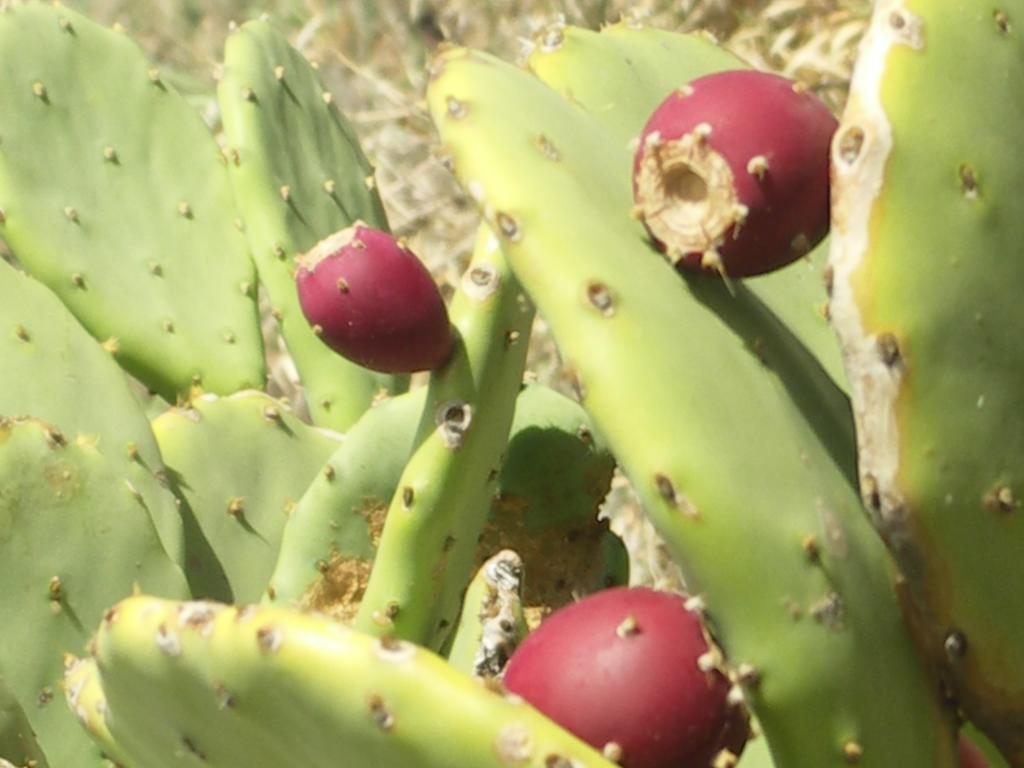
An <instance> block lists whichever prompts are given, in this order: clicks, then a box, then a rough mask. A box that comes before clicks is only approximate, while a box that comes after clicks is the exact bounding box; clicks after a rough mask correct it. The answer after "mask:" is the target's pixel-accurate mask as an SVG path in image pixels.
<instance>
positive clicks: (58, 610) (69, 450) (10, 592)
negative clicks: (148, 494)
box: [0, 419, 188, 768]
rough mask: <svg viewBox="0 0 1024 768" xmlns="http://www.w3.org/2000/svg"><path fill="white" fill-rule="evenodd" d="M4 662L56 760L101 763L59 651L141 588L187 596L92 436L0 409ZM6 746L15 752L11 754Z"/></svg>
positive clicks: (70, 647)
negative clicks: (63, 690) (69, 696)
mask: <svg viewBox="0 0 1024 768" xmlns="http://www.w3.org/2000/svg"><path fill="white" fill-rule="evenodd" d="M0 561H2V562H3V563H4V568H3V573H2V575H0V616H4V617H9V618H10V620H7V621H5V623H4V631H3V636H4V641H3V643H0V669H2V671H3V675H4V678H5V681H6V683H7V685H8V686H9V687H10V690H11V691H12V692H13V693H14V695H15V696H16V697H17V699H18V701H19V702H20V703H21V707H22V709H23V711H24V713H25V715H26V716H27V718H28V721H29V723H30V724H31V726H32V729H33V730H34V731H35V733H36V734H37V735H38V740H39V744H40V746H41V747H42V749H43V751H44V752H45V755H46V758H47V760H48V761H49V763H50V765H51V766H53V768H63V767H64V766H73V765H74V766H78V765H97V764H98V763H99V755H98V753H97V751H96V750H95V749H90V748H89V742H88V741H87V740H86V739H83V738H82V737H83V735H84V734H83V732H82V731H81V729H80V728H79V727H78V725H77V724H76V723H75V721H74V718H72V717H70V715H69V712H68V710H67V708H66V707H65V706H64V705H63V703H62V702H61V701H59V699H57V700H55V698H56V697H57V696H58V694H59V691H60V682H61V678H62V675H63V666H62V655H63V654H64V653H74V652H79V651H80V650H81V649H82V648H83V647H84V645H85V643H86V641H87V640H88V638H89V634H88V633H89V628H90V627H91V626H92V625H93V624H94V623H96V622H98V621H99V619H100V617H101V616H103V613H104V611H106V610H107V608H109V607H110V605H112V604H113V603H114V602H116V601H117V600H119V599H121V598H123V597H125V596H127V595H130V594H131V593H132V590H133V589H136V588H138V589H143V590H145V591H147V592H149V593H150V594H155V595H162V596H165V597H172V598H173V597H177V598H180V597H186V596H187V595H188V588H187V585H186V582H185V577H184V574H183V573H182V572H181V570H180V569H179V568H178V566H177V565H175V564H174V563H173V562H172V561H171V559H170V558H169V557H168V556H167V553H166V552H165V551H164V549H163V547H162V546H161V544H160V540H159V538H158V537H157V533H156V529H155V528H154V526H153V522H152V520H151V519H150V516H149V514H148V513H147V511H146V507H145V504H144V500H143V499H142V498H141V497H139V495H138V494H137V493H136V492H133V489H132V487H131V486H130V484H128V483H127V482H126V481H125V480H124V478H123V477H122V476H120V475H119V473H118V472H117V470H116V468H115V467H113V466H111V465H110V464H109V463H108V462H107V461H106V460H105V459H104V457H103V455H102V454H101V453H100V452H99V451H98V450H97V448H96V446H95V444H94V443H93V442H92V441H90V440H89V438H88V437H79V438H77V439H76V438H75V436H73V435H65V434H64V433H63V432H61V431H60V430H59V429H57V428H56V427H54V426H53V425H50V424H46V423H45V422H41V421H38V420H33V419H18V420H10V419H4V420H0ZM5 757H6V755H5Z"/></svg>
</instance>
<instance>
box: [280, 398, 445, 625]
mask: <svg viewBox="0 0 1024 768" xmlns="http://www.w3.org/2000/svg"><path fill="white" fill-rule="evenodd" d="M425 398H426V389H418V390H416V391H415V392H409V393H406V394H404V395H399V396H398V397H393V398H388V399H387V400H384V401H383V402H381V403H379V404H378V405H376V406H374V407H373V408H371V409H370V410H368V411H367V412H366V413H364V414H363V416H362V417H361V418H360V419H359V421H358V422H356V424H355V426H353V427H352V428H351V429H350V430H349V431H348V433H347V434H346V435H345V439H344V441H343V442H342V444H341V446H340V447H338V449H337V450H336V451H335V452H334V453H333V454H332V455H331V457H330V458H329V459H328V460H327V462H326V464H325V467H331V468H332V469H333V471H332V472H330V473H328V472H321V473H320V474H318V475H317V476H316V478H315V479H314V480H313V482H312V483H311V484H310V486H309V488H308V489H307V490H306V492H305V493H304V494H303V495H302V498H301V499H299V501H298V503H297V504H296V505H295V508H294V509H293V510H292V512H291V514H290V515H289V517H288V521H287V522H286V523H285V526H284V532H283V533H282V535H281V546H280V551H279V555H278V559H277V564H276V565H275V566H274V570H273V573H272V574H271V577H270V582H269V587H268V589H267V597H266V600H267V601H271V602H272V601H275V600H276V601H280V602H281V603H282V604H284V605H293V604H294V605H299V606H302V607H304V608H313V609H315V610H317V611H320V612H323V613H327V614H330V615H332V616H335V617H337V618H340V619H350V618H352V616H353V615H355V611H356V609H357V608H358V607H359V601H360V600H361V599H362V596H363V592H364V590H365V589H366V582H367V580H368V579H369V575H370V566H371V564H372V563H373V558H374V554H375V552H376V547H377V542H378V540H379V539H380V531H381V528H383V526H384V516H385V514H386V512H387V508H388V503H389V501H390V499H391V496H392V494H394V492H395V488H396V487H397V486H398V479H399V478H400V477H401V475H402V469H403V468H404V467H405V463H406V461H407V460H408V458H409V454H410V453H412V450H413V446H414V440H415V438H416V426H417V424H418V422H419V419H420V415H421V414H422V413H423V404H424V402H425Z"/></svg>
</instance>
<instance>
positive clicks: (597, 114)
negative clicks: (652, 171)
mask: <svg viewBox="0 0 1024 768" xmlns="http://www.w3.org/2000/svg"><path fill="white" fill-rule="evenodd" d="M746 66H747V65H746V63H744V62H743V61H742V60H741V59H739V58H737V57H736V56H734V55H733V54H731V53H729V52H727V51H726V50H724V49H723V48H721V47H720V46H718V45H717V44H715V43H714V42H713V41H711V40H709V39H707V38H705V37H702V36H700V35H680V34H676V33H672V32H667V31H665V30H659V29H652V28H649V27H643V26H638V25H636V24H632V23H627V22H619V23H617V24H611V25H609V26H607V27H605V28H604V29H603V30H601V32H600V33H597V32H592V31H590V30H587V29H580V28H578V27H567V26H564V25H561V24H557V25H554V26H552V27H549V28H548V29H547V30H546V31H544V32H543V33H542V34H541V35H539V36H538V37H537V39H536V40H535V47H534V49H533V52H532V53H531V54H530V56H529V58H528V59H527V67H528V68H529V69H530V71H531V72H533V73H534V74H535V75H537V77H538V78H540V79H541V80H542V81H544V82H545V83H547V84H548V85H549V86H551V87H552V88H554V89H555V90H556V91H558V92H559V93H560V94H561V95H562V96H563V97H564V98H566V99H567V100H569V101H572V102H573V103H575V104H578V105H579V106H581V107H582V108H583V109H585V110H586V111H587V112H588V113H589V114H590V115H591V116H592V117H593V118H594V120H595V121H597V122H598V123H600V124H601V125H602V126H603V127H604V128H605V129H606V130H608V131H609V132H611V133H612V134H614V136H615V139H616V141H618V142H620V143H621V144H622V145H623V147H625V148H626V149H627V151H628V152H629V153H630V154H632V153H633V152H634V151H635V149H636V143H637V141H638V140H639V137H640V131H641V130H642V128H643V126H644V123H645V122H646V120H647V118H648V117H649V116H650V114H651V113H652V112H653V111H654V110H655V108H656V107H657V106H658V104H660V103H661V101H662V99H664V98H665V95H666V94H668V93H670V92H672V91H673V90H674V89H676V88H679V87H680V86H682V85H685V84H686V83H687V82H688V81H690V80H693V79H695V78H697V77H701V76H704V75H708V74H712V73H715V72H722V71H727V70H732V69H741V68H745V67H746ZM827 259H828V247H827V241H826V242H824V243H822V244H821V245H819V246H818V247H817V248H815V249H814V250H813V251H812V252H811V253H810V254H808V255H807V258H806V259H804V260H802V261H800V262H798V263H796V264H793V265H792V266H790V267H789V268H788V269H783V270H779V271H777V272H774V273H771V274H767V275H762V276H761V277H758V278H757V279H756V280H748V281H745V283H744V285H745V286H746V287H747V288H748V289H749V290H750V291H751V292H752V293H753V294H754V295H755V296H757V298H758V299H760V300H761V301H762V302H763V303H764V304H765V306H767V307H768V308H769V309H770V310H771V311H772V313H773V314H774V315H775V316H776V317H778V318H779V319H780V320H781V321H782V322H783V323H785V324H786V327H787V328H788V329H789V330H790V331H791V332H792V333H793V335H794V336H796V337H797V338H798V339H799V340H800V342H801V343H802V344H803V345H804V346H805V347H807V349H808V350H809V351H810V352H811V353H812V354H813V355H814V356H815V357H816V358H817V360H818V362H819V363H820V364H821V366H822V367H823V368H824V369H825V370H826V371H827V372H828V374H829V376H830V377H831V378H832V380H833V381H834V382H835V383H836V384H837V385H838V386H839V387H841V388H843V389H844V390H845V388H846V377H845V373H844V371H843V362H842V358H841V356H840V354H839V350H838V348H837V347H836V343H835V334H834V333H833V331H832V329H831V328H830V327H829V325H828V322H827V321H826V317H827V309H826V301H827V296H826V293H825V288H824V280H823V277H824V271H825V267H826V261H827Z"/></svg>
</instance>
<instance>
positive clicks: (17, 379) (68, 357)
mask: <svg viewBox="0 0 1024 768" xmlns="http://www.w3.org/2000/svg"><path fill="white" fill-rule="evenodd" d="M0 360H2V361H3V370H4V375H3V376H0V417H5V416H6V417H8V418H11V417H15V416H34V417H35V418H38V419H41V420H43V421H45V422H47V423H48V424H52V425H53V426H54V427H56V428H57V429H59V430H60V431H61V432H62V433H63V434H65V435H68V436H69V437H70V438H71V439H72V440H76V439H78V438H79V437H81V438H83V439H85V440H88V441H90V442H91V443H93V444H94V445H95V447H96V450H98V451H99V452H100V453H102V454H103V456H104V458H105V459H106V461H107V462H108V464H109V465H110V466H111V467H113V468H115V469H116V471H117V472H118V473H119V474H120V475H121V476H122V477H123V479H124V481H125V482H128V483H131V487H132V488H133V489H134V490H135V492H137V493H138V494H139V497H140V498H141V499H142V500H143V502H144V505H145V508H146V509H147V510H148V511H149V514H150V516H151V517H152V518H153V523H154V525H155V526H156V528H157V531H158V532H159V534H160V539H161V541H162V543H163V545H164V548H165V549H166V550H167V552H168V554H169V555H170V556H171V558H172V559H173V560H174V561H175V562H177V563H183V562H185V558H186V557H187V556H188V555H195V554H196V547H197V546H198V544H197V542H196V541H195V540H194V537H190V536H189V535H188V531H190V530H191V525H190V524H188V520H187V519H185V518H183V516H182V511H181V510H179V509H178V507H177V504H176V500H175V497H174V495H173V494H172V493H171V491H170V490H168V488H167V487H166V486H167V484H168V480H169V476H168V475H167V472H166V468H165V467H164V465H163V460H162V459H161V457H160V451H159V449H158V448H157V444H156V440H155V439H154V438H153V433H152V431H151V430H150V428H149V424H148V422H147V421H146V417H145V414H144V413H143V411H142V408H141V406H140V404H139V402H138V399H137V398H136V396H135V394H134V393H133V392H132V390H131V388H130V387H129V385H128V380H127V377H126V376H125V375H124V372H123V371H122V370H121V369H120V368H118V367H117V365H116V364H115V363H114V362H113V361H112V360H111V359H110V355H109V354H108V353H107V352H105V351H104V350H103V348H102V347H100V345H99V344H98V343H97V342H96V341H95V340H94V339H93V338H92V337H90V336H89V334H88V333H86V332H85V330H84V329H83V328H82V326H81V325H79V324H78V322H76V321H75V319H74V318H73V317H72V316H71V314H70V313H69V312H68V311H67V309H65V308H64V306H63V305H62V304H61V303H60V301H59V300H58V299H57V297H56V296H54V295H53V293H51V292H50V291H49V290H47V289H46V287H45V286H43V285H41V284H40V283H39V282H37V281H36V280H33V279H32V278H30V277H28V276H26V275H24V274H22V273H19V272H18V271H17V270H15V269H14V268H12V267H11V266H10V265H9V264H7V262H5V261H2V260H0ZM29 382H30V383H31V384H29Z"/></svg>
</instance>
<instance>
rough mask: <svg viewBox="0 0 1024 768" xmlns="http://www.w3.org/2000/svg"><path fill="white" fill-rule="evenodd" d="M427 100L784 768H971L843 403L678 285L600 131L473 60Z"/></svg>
mask: <svg viewBox="0 0 1024 768" xmlns="http://www.w3.org/2000/svg"><path fill="white" fill-rule="evenodd" d="M427 95H428V102H429V105H430V108H431V112H432V114H433V116H434V120H435V122H436V124H437V125H438V128H439V130H440V132H441V137H442V140H443V141H444V143H445V144H446V145H447V149H448V152H449V154H450V156H451V158H452V161H453V166H454V168H455V172H456V173H457V174H458V176H459V178H460V180H461V181H462V183H463V184H464V185H465V186H466V187H467V188H468V189H470V190H471V191H473V192H474V195H475V197H476V199H477V200H479V202H480V206H481V208H482V209H483V211H484V214H485V215H486V216H487V217H488V219H489V221H490V222H491V223H492V226H494V227H495V229H496V231H498V232H500V233H501V236H502V243H503V248H504V249H505V251H506V254H507V258H508V259H509V262H510V264H511V265H512V267H513V270H514V271H515V274H516V276H517V278H518V279H519V280H520V281H521V283H522V285H523V286H524V288H525V289H526V290H527V291H528V292H529V294H530V296H531V298H532V299H533V300H534V301H535V302H536V303H537V305H538V308H539V310H540V311H541V312H542V313H543V314H544V315H545V317H546V319H547V320H548V321H549V322H550V323H551V327H552V330H553V333H554V336H555V339H556V341H557V342H558V343H559V345H560V347H561V349H562V351H563V353H564V355H565V358H566V362H567V364H568V366H569V367H570V368H571V369H572V370H573V371H574V372H575V373H576V375H577V378H578V382H579V386H580V389H581V391H582V392H583V398H582V402H583V405H584V407H585V408H587V410H588V412H589V413H590V414H591V415H592V417H593V418H594V422H595V425H596V426H597V428H598V430H599V431H600V433H601V434H602V435H603V436H604V437H605V438H606V439H607V440H608V443H609V446H610V447H611V449H612V451H613V452H614V454H615V455H616V457H617V458H618V459H619V461H620V463H621V464H622V466H623V468H624V469H625V470H626V472H627V474H628V475H629V476H630V478H631V480H632V481H633V485H634V487H635V488H636V489H637V491H638V493H639V494H640V495H641V498H642V499H643V501H644V503H645V508H646V510H647V512H648V513H649V514H650V515H651V516H652V518H653V520H654V521H655V523H656V525H657V527H658V528H659V530H660V531H661V533H662V534H663V536H664V537H665V538H666V540H667V541H668V543H669V545H670V547H671V549H672V551H673V554H674V555H675V556H676V557H677V559H678V560H679V561H680V563H681V565H682V566H683V568H684V571H685V575H686V576H687V583H688V584H689V585H690V587H691V588H692V589H693V590H694V591H695V592H696V593H698V594H699V595H700V597H701V598H702V599H703V600H704V602H705V604H706V605H707V608H708V611H709V613H710V617H711V619H712V625H713V627H714V631H716V632H717V633H718V636H719V637H720V640H721V644H722V647H723V649H724V652H725V654H726V657H727V658H728V662H727V663H726V664H725V666H726V668H727V669H728V671H729V673H730V675H731V677H732V679H733V680H734V681H735V682H736V683H737V684H738V686H739V687H738V688H737V691H739V690H742V691H743V692H744V694H745V695H746V698H747V701H748V703H749V704H750V705H751V707H752V708H753V710H754V711H755V713H756V714H757V715H758V718H759V720H760V723H761V726H762V728H763V730H764V734H765V736H766V737H767V738H768V741H769V744H770V747H771V751H772V753H773V755H774V757H775V758H776V759H777V760H778V761H779V762H780V763H781V764H783V765H785V764H794V765H815V766H842V765H845V764H848V762H849V761H850V760H851V759H857V760H859V761H860V764H861V765H862V766H869V765H871V766H909V765H913V766H922V767H924V766H929V767H930V768H934V767H935V766H952V765H954V764H955V762H954V761H955V754H954V739H953V737H952V733H951V729H950V726H949V724H948V723H947V722H946V721H945V716H944V713H943V711H942V709H941V707H940V705H939V702H938V701H937V700H936V697H935V696H934V693H933V689H932V685H931V681H930V680H929V679H928V677H927V674H926V670H925V668H924V666H923V665H922V664H921V663H919V661H918V660H917V658H916V656H915V653H914V649H913V648H912V644H911V642H910V639H909V637H908V636H907V634H906V631H905V629H904V627H903V625H902V620H901V616H900V614H899V610H898V607H897V602H896V595H895V594H894V591H893V589H892V586H891V584H890V583H889V581H888V578H887V574H886V567H887V563H886V555H885V552H884V550H883V548H882V546H881V543H880V542H879V541H878V540H877V537H876V536H875V535H874V533H873V532H872V531H871V530H870V529H869V527H868V526H867V525H866V523H865V521H864V520H863V518H862V515H861V513H860V510H859V506H860V503H859V499H858V497H857V496H856V493H855V490H854V488H853V482H854V476H853V461H852V454H853V436H852V429H851V427H852V425H851V423H850V417H849V411H848V410H847V409H848V405H847V402H846V399H845V397H844V396H843V395H842V392H841V391H840V390H839V389H838V388H837V387H836V386H835V384H834V383H833V382H832V381H831V380H830V379H829V377H828V376H827V375H826V374H825V372H824V371H823V370H822V369H821V367H820V366H819V365H818V364H817V362H816V360H815V359H814V357H813V356H812V355H811V354H810V353H809V352H808V350H807V349H806V348H805V347H803V346H802V345H801V344H800V342H799V341H798V339H797V337H795V336H794V335H793V334H791V333H790V332H789V331H788V330H787V329H786V327H785V326H784V325H782V323H780V322H779V320H778V319H777V318H776V317H774V316H773V315H772V313H770V312H769V311H768V310H767V309H766V308H765V307H764V305H763V304H762V303H761V302H759V301H758V299H757V297H756V296H755V295H754V294H753V292H752V291H750V290H746V289H745V287H744V286H743V285H742V284H738V285H736V286H734V293H732V294H730V293H729V292H728V291H727V290H726V287H725V286H723V285H722V284H721V283H720V282H718V281H708V280H704V279H702V277H701V276H695V277H691V278H689V279H685V278H683V277H680V276H678V275H677V274H676V273H675V271H674V270H673V269H672V268H671V266H670V265H669V264H667V263H666V262H665V261H664V260H663V259H662V258H661V257H660V256H659V255H657V254H656V253H654V252H653V251H652V250H651V249H650V248H649V247H648V246H647V245H646V243H645V241H644V235H643V231H642V228H641V227H640V225H639V224H638V223H637V222H635V221H634V220H632V219H631V218H630V211H631V207H632V200H631V190H630V184H629V179H630V170H629V166H630V157H629V155H628V153H627V152H626V151H625V149H623V151H622V152H621V153H616V152H613V151H612V152H610V151H609V150H608V147H609V146H615V143H614V139H613V137H612V136H611V135H610V133H609V132H608V131H607V130H606V129H604V128H603V127H602V125H601V124H600V123H598V122H597V121H596V120H595V119H593V118H592V117H589V116H588V115H587V114H586V113H584V112H582V111H581V110H579V109H577V108H575V107H574V106H573V105H571V104H568V103H566V102H565V101H563V100H562V99H561V98H560V97H559V96H558V95H557V94H555V93H553V92H552V91H551V90H550V89H548V88H546V87H544V86H543V85H542V84H541V83H538V82H537V81H535V80H534V79H532V78H531V77H529V76H528V75H526V74H524V73H522V72H521V71H520V70H517V69H516V68H515V67H512V66H510V65H506V64H503V63H501V62H499V61H497V60H496V59H494V58H492V57H489V56H486V55H485V54H481V53H477V52H472V51H466V50H453V51H449V52H446V53H445V54H443V55H442V56H441V57H440V59H439V60H438V61H436V62H435V64H434V66H433V67H432V81H431V84H430V87H429V89H428V94H427ZM510 169H514V172H510ZM766 638H771V641H770V642H766V640H765V639H766ZM881 648H884V649H885V651H884V652H880V650H879V649H881ZM897 681H898V682H897ZM883 686H884V688H885V690H887V691H890V692H892V694H893V696H895V695H897V694H898V696H899V698H900V703H897V702H896V699H895V698H893V696H889V697H886V700H885V706H884V707H883V706H882V702H881V701H880V700H879V696H878V691H879V690H880V689H881V688H882V687H883ZM890 707H891V708H890ZM922 745H929V746H928V749H923V748H922Z"/></svg>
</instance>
